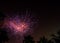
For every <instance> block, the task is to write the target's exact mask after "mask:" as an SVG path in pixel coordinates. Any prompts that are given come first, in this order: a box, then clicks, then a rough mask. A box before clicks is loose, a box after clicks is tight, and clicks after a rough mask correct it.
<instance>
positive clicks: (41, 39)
mask: <svg viewBox="0 0 60 43" xmlns="http://www.w3.org/2000/svg"><path fill="white" fill-rule="evenodd" d="M47 42H48V41H47V39H46V38H45V37H44V36H43V37H42V38H40V40H39V41H38V43H47Z"/></svg>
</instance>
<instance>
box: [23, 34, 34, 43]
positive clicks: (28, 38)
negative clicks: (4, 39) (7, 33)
mask: <svg viewBox="0 0 60 43" xmlns="http://www.w3.org/2000/svg"><path fill="white" fill-rule="evenodd" d="M23 43H34V40H33V37H31V36H30V35H28V36H26V37H24V41H23Z"/></svg>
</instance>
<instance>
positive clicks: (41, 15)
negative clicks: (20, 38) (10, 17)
mask: <svg viewBox="0 0 60 43" xmlns="http://www.w3.org/2000/svg"><path fill="white" fill-rule="evenodd" d="M2 2H3V1H2ZM2 2H1V4H0V11H2V12H3V13H4V14H16V13H17V12H22V11H23V12H24V11H26V10H28V11H30V12H31V14H32V15H33V16H34V17H36V18H38V23H37V24H36V25H35V26H34V27H33V32H32V34H31V35H32V36H33V37H34V40H39V38H40V37H42V36H45V37H47V38H49V37H50V35H51V34H53V33H56V32H57V31H58V30H59V29H60V7H59V6H53V5H52V6H51V5H50V4H49V5H41V4H42V3H40V2H38V3H37V2H16V1H13V2H3V3H2Z"/></svg>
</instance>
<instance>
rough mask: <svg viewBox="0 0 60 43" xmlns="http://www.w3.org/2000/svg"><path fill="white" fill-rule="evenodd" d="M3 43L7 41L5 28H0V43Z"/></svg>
mask: <svg viewBox="0 0 60 43" xmlns="http://www.w3.org/2000/svg"><path fill="white" fill-rule="evenodd" d="M5 41H8V34H7V31H6V30H5V28H2V29H1V28H0V43H4V42H5Z"/></svg>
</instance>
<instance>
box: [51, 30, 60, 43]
mask: <svg viewBox="0 0 60 43" xmlns="http://www.w3.org/2000/svg"><path fill="white" fill-rule="evenodd" d="M52 40H54V41H55V42H56V43H60V30H59V31H58V32H57V35H55V34H53V35H52Z"/></svg>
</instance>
